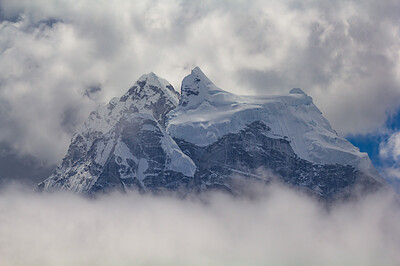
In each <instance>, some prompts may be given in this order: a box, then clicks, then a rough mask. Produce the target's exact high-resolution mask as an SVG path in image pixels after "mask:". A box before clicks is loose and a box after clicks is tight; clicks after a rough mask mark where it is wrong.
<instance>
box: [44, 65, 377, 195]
mask: <svg viewBox="0 0 400 266" xmlns="http://www.w3.org/2000/svg"><path fill="white" fill-rule="evenodd" d="M271 179H275V180H276V179H277V180H279V181H281V182H283V183H286V184H288V185H291V186H294V187H298V188H301V189H304V190H307V191H309V192H311V193H314V194H316V195H319V196H321V197H324V198H332V197H335V196H337V195H339V194H343V193H344V192H346V191H349V190H351V189H352V188H354V187H361V188H362V189H364V190H365V189H367V190H369V189H374V188H376V187H379V186H381V185H382V184H383V180H382V179H381V177H380V176H379V175H378V174H377V172H376V170H375V169H374V167H373V166H372V164H371V162H370V160H369V158H368V155H367V154H365V153H361V152H360V151H359V150H358V149H357V148H355V147H354V146H353V145H351V144H350V143H349V142H348V141H347V140H345V139H343V138H341V137H339V136H338V135H337V134H336V132H335V131H334V130H333V129H332V128H331V126H330V124H329V122H328V121H327V120H326V119H325V118H324V117H323V116H322V113H321V112H320V111H319V109H318V108H317V107H316V106H315V105H314V104H313V101H312V98H311V97H310V96H307V95H306V94H305V93H304V92H303V91H302V90H301V89H297V88H296V89H292V90H291V91H290V93H289V94H287V95H281V96H272V97H258V96H257V97H251V96H238V95H234V94H232V93H229V92H227V91H224V90H222V89H220V88H218V87H216V86H215V85H214V84H213V83H212V82H211V81H210V80H209V79H208V78H207V77H206V76H205V75H204V73H203V72H202V71H201V70H200V69H199V68H198V67H196V68H195V69H193V70H192V72H191V74H190V75H188V76H187V77H185V78H184V80H183V81H182V88H181V96H179V94H178V93H177V92H175V90H174V88H173V87H172V86H171V84H169V83H168V82H167V81H166V80H164V79H161V78H159V77H157V76H156V75H155V74H153V73H150V74H147V75H143V76H142V77H140V78H139V80H138V81H137V82H136V83H135V84H134V85H133V86H132V88H130V89H129V90H128V92H127V93H126V94H125V95H123V96H122V97H121V98H119V99H118V98H114V99H112V100H111V101H110V102H109V103H108V104H107V105H106V106H102V107H99V108H98V109H97V110H96V111H94V112H92V113H91V114H90V116H89V118H88V120H87V121H86V122H85V123H84V124H83V125H82V126H81V127H80V128H79V129H78V131H77V132H76V133H75V134H74V135H73V138H72V141H71V144H70V147H69V149H68V152H67V155H66V156H65V158H64V159H63V161H62V164H61V165H60V166H59V167H58V168H57V169H56V170H55V172H54V173H53V174H52V175H51V176H50V177H49V178H47V179H46V180H44V181H43V182H41V183H40V184H39V185H38V186H39V188H40V189H43V190H50V191H52V190H59V189H62V190H70V191H74V192H78V193H85V194H93V193H97V192H106V191H109V190H113V189H118V190H122V191H125V190H128V189H134V190H139V191H144V192H145V191H151V192H157V191H164V190H173V191H181V192H183V193H189V192H199V191H204V190H210V189H218V190H224V191H228V192H230V193H233V194H240V193H241V191H242V190H243V186H245V185H246V182H250V181H254V182H262V183H268V182H270V181H271Z"/></svg>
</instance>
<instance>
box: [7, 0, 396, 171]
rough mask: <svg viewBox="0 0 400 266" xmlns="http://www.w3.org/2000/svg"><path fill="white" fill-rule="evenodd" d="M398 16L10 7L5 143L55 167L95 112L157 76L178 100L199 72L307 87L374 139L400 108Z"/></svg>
mask: <svg viewBox="0 0 400 266" xmlns="http://www.w3.org/2000/svg"><path fill="white" fill-rule="evenodd" d="M396 10H397V11H399V10H400V3H397V2H396V1H385V2H384V3H383V2H382V3H379V5H377V4H376V3H375V1H363V2H359V1H336V2H334V3H333V2H332V1H317V2H315V1H302V2H298V1H289V0H287V1H268V2H265V1H258V0H253V1H239V0H238V1H223V0H219V1H201V2H199V1H178V0H176V1H173V0H170V1H157V0H148V1H112V2H107V1H101V2H99V1H94V0H88V1H81V2H80V3H79V4H76V3H74V4H73V3H71V1H66V0H63V1H55V0H40V1H27V0H23V1H11V0H6V1H1V3H0V19H3V21H2V22H0V23H1V24H0V104H1V106H0V123H1V125H2V127H1V128H0V141H3V142H7V143H8V144H9V145H12V147H13V148H14V149H15V150H18V151H19V152H20V153H22V154H31V155H34V156H36V157H37V158H39V159H42V160H46V161H48V162H51V163H55V162H57V161H59V160H60V159H61V157H62V155H63V153H65V151H66V149H67V145H68V142H69V139H70V137H71V132H72V131H73V130H74V129H75V128H76V127H77V125H79V124H80V123H81V122H82V121H83V120H84V119H85V117H86V116H87V115H88V113H89V112H90V110H92V109H93V108H94V106H95V105H96V104H98V103H101V102H106V101H108V100H109V99H110V98H112V97H115V96H119V95H122V94H123V93H124V92H125V91H126V90H127V89H128V88H129V87H130V85H132V83H133V82H134V81H135V80H136V79H137V78H138V77H139V76H140V75H141V74H143V73H147V72H150V71H154V72H155V73H157V74H159V75H160V76H162V77H164V78H166V79H168V80H169V81H170V82H171V83H172V84H173V85H174V86H175V88H176V89H179V87H180V81H181V79H182V78H183V77H184V76H185V75H186V74H188V72H189V71H190V69H191V68H192V67H194V66H195V65H199V66H200V67H201V68H202V69H203V70H204V72H205V73H207V74H208V75H209V76H210V78H211V79H212V80H213V81H215V83H216V84H217V85H219V86H220V87H222V88H224V89H226V90H229V91H232V92H235V93H241V94H269V93H282V92H286V91H288V90H289V89H290V88H292V87H302V88H303V89H304V90H305V91H306V92H308V93H309V94H310V95H311V96H313V97H314V99H315V102H316V104H317V105H318V106H319V107H320V109H321V110H322V111H323V112H324V114H325V115H326V116H327V118H328V119H329V120H330V121H331V122H332V124H333V126H334V127H335V128H336V129H338V131H339V132H340V133H342V134H346V133H365V132H368V131H373V130H376V129H377V128H379V127H380V126H382V125H383V122H384V120H385V118H386V114H387V110H388V109H389V110H394V109H395V108H396V107H397V106H398V103H399V101H400V86H399V84H400V76H399V73H400V72H399V69H400V64H399V60H398V58H399V55H400V53H399V51H400V50H399V47H400V41H399V40H400V38H399V24H398V18H397V15H396V14H397V13H396ZM99 85H100V87H101V88H102V90H101V91H100V92H97V93H96V94H95V95H94V96H93V97H90V98H88V97H85V96H84V95H85V91H87V88H89V87H92V86H99ZM3 125H6V126H3Z"/></svg>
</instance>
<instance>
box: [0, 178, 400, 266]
mask: <svg viewBox="0 0 400 266" xmlns="http://www.w3.org/2000/svg"><path fill="white" fill-rule="evenodd" d="M258 192H259V193H258V194H259V195H260V196H259V197H258V198H257V199H243V198H242V199H238V198H232V197H230V196H226V195H219V194H214V195H209V196H207V197H203V199H202V200H201V201H200V200H196V199H187V200H179V199H176V198H172V197H166V196H164V197H154V196H140V195H138V194H125V195H121V194H114V195H109V196H103V197H100V198H97V199H94V200H93V199H91V200H88V199H84V198H80V197H78V196H74V195H69V194H35V193H28V192H26V191H23V190H20V189H8V190H5V191H2V192H1V193H0V264H1V265H128V264H129V265H363V266H365V265H399V264H400V254H399V252H398V251H399V250H400V210H399V206H398V205H397V204H398V203H396V200H395V198H394V196H393V195H390V194H387V193H377V194H375V195H371V196H368V197H366V198H365V199H363V200H361V201H359V202H352V203H346V204H339V205H337V206H334V207H333V208H331V209H329V210H327V209H326V208H324V207H322V206H321V205H319V204H317V203H316V202H314V201H313V200H311V199H310V198H307V197H305V196H304V195H300V194H298V193H296V192H293V191H290V190H288V189H286V188H281V187H278V186H272V187H269V188H268V189H266V190H265V191H258Z"/></svg>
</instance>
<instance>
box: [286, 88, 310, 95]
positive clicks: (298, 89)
mask: <svg viewBox="0 0 400 266" xmlns="http://www.w3.org/2000/svg"><path fill="white" fill-rule="evenodd" d="M289 93H290V94H303V95H307V94H306V93H305V92H304V91H303V90H302V89H300V88H293V89H291V90H290V91H289Z"/></svg>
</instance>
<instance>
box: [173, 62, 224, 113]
mask: <svg viewBox="0 0 400 266" xmlns="http://www.w3.org/2000/svg"><path fill="white" fill-rule="evenodd" d="M217 92H224V91H223V90H221V89H220V88H218V87H217V86H215V84H214V83H213V82H212V81H211V80H210V79H209V78H208V77H207V76H206V75H205V74H204V73H203V71H201V69H200V68H199V67H195V68H194V69H193V70H192V72H191V73H190V74H189V75H187V76H186V77H185V78H184V79H183V81H182V87H181V99H180V102H179V105H180V106H182V107H187V108H189V107H195V106H198V105H199V104H200V103H202V102H204V101H209V100H210V97H211V95H213V94H215V93H217Z"/></svg>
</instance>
